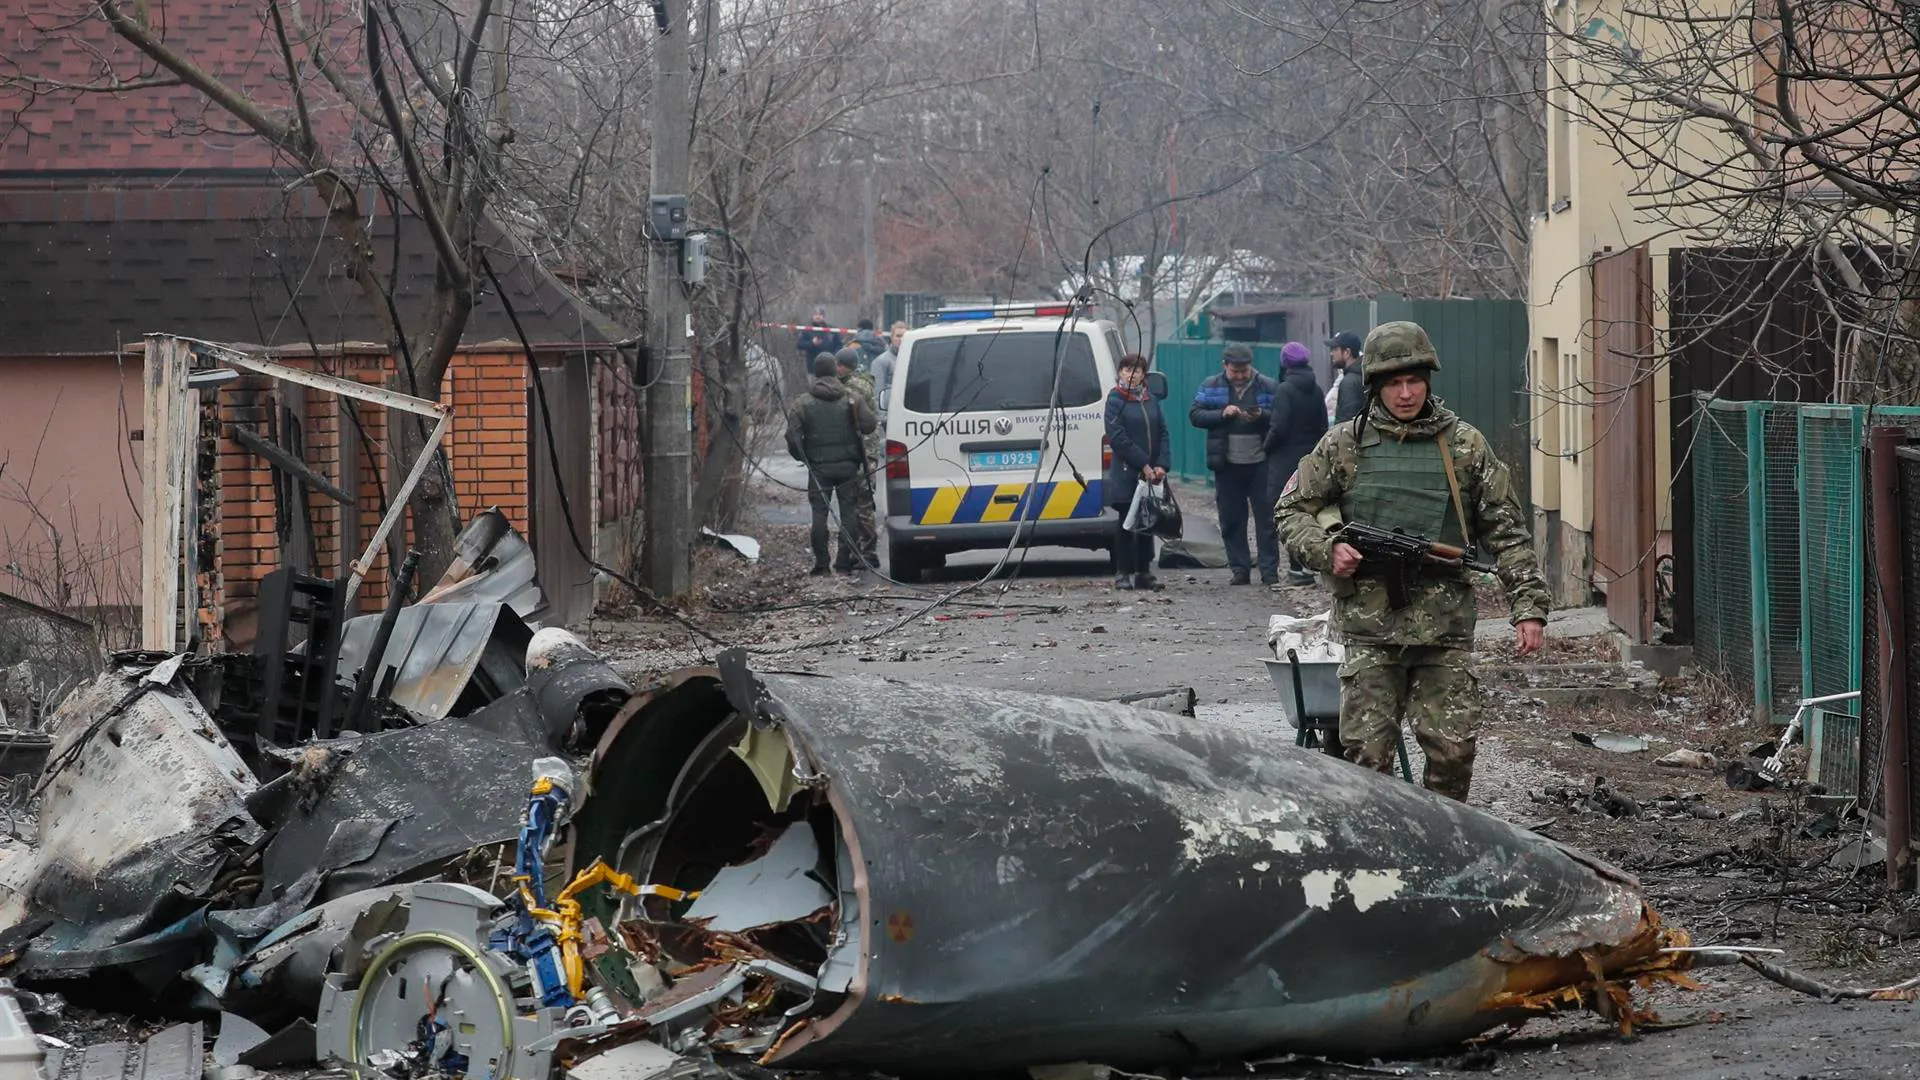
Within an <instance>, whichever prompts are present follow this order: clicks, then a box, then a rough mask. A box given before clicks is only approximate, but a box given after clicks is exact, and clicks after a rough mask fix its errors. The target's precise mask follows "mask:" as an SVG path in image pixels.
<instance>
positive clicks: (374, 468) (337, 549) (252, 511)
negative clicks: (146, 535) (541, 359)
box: [219, 353, 529, 649]
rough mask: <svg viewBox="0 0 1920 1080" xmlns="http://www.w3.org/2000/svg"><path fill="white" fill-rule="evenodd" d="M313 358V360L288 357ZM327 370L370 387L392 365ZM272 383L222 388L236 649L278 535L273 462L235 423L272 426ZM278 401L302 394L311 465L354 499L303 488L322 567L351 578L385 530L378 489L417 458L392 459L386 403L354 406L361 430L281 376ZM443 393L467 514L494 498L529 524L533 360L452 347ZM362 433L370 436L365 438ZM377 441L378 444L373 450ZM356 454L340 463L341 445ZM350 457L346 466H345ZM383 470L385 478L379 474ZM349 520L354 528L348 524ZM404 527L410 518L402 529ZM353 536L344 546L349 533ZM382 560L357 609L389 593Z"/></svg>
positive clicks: (272, 562) (248, 628) (226, 542)
mask: <svg viewBox="0 0 1920 1080" xmlns="http://www.w3.org/2000/svg"><path fill="white" fill-rule="evenodd" d="M290 362H293V363H299V364H300V365H301V366H307V367H311V366H312V365H311V363H310V362H299V361H290ZM320 366H321V369H322V370H325V371H327V372H328V373H329V374H333V375H338V376H341V377H343V378H350V379H353V380H354V381H356V382H361V383H366V384H369V385H384V384H386V383H387V380H388V379H389V377H390V376H391V374H392V372H393V367H394V366H393V364H392V363H391V362H389V361H387V360H386V359H384V358H380V357H348V358H344V359H330V360H328V361H327V362H325V363H323V364H322V365H320ZM275 385H276V383H275V381H274V380H271V379H268V378H266V377H265V376H252V375H249V376H247V377H246V378H244V379H242V380H239V381H237V382H235V383H230V384H228V386H227V387H225V388H224V389H223V392H222V394H221V417H220V419H221V436H222V437H221V441H220V457H219V462H220V472H221V477H220V490H221V517H220V520H221V560H220V561H221V566H220V569H221V572H222V578H223V581H224V591H223V595H222V598H221V599H222V603H223V606H224V609H225V612H226V620H227V623H228V637H229V640H231V641H232V642H233V647H235V648H239V649H244V648H246V647H247V646H248V645H249V644H250V643H251V641H252V638H253V613H254V610H255V606H256V602H257V597H258V595H259V582H260V579H261V578H262V577H264V576H266V575H267V574H268V573H270V572H271V571H273V570H274V569H276V568H278V567H279V565H280V563H281V557H282V542H283V541H282V535H281V531H280V523H279V520H278V513H277V510H276V503H275V494H274V487H273V475H272V469H271V467H270V466H269V465H268V464H267V462H266V461H265V460H264V459H261V458H259V457H256V456H254V455H253V454H252V453H250V452H249V451H247V450H246V449H245V448H244V447H242V446H241V445H240V444H239V443H238V442H236V441H234V440H233V439H232V438H231V435H232V426H233V425H234V424H236V423H246V424H247V425H249V426H250V427H252V428H253V429H254V430H255V431H258V432H261V433H262V434H263V435H265V434H266V433H267V432H268V431H269V430H270V428H269V424H268V418H269V413H270V412H271V410H272V409H273V408H274V406H275V404H276V397H275V392H274V387H275ZM278 385H279V386H280V387H282V389H281V390H280V393H279V397H278V401H277V403H278V404H279V405H280V406H281V407H285V406H286V405H287V403H288V402H289V400H295V401H297V400H298V398H299V396H301V395H304V399H305V400H304V403H303V406H302V408H301V409H300V410H299V412H300V432H301V435H302V437H303V438H304V443H305V453H304V458H305V460H306V462H307V463H308V464H309V465H311V466H312V467H313V468H314V469H315V470H317V471H318V472H320V473H321V474H322V475H323V476H325V477H326V478H327V479H329V480H331V481H333V482H334V483H336V484H338V485H339V486H341V487H345V488H347V489H348V490H349V491H350V492H352V493H353V494H354V495H355V496H356V504H357V505H356V506H355V507H354V508H353V512H352V517H351V518H349V517H348V509H347V508H346V507H343V506H341V505H340V504H338V503H337V502H335V501H334V500H333V499H332V498H330V497H328V496H326V495H324V494H320V493H318V492H312V493H310V494H309V495H308V507H309V515H308V516H309V521H310V523H311V526H310V527H311V530H312V534H313V550H314V560H313V561H314V568H313V569H314V570H315V571H316V572H317V573H319V574H320V575H322V576H336V575H337V576H345V574H346V573H347V572H348V567H349V565H350V563H351V561H352V560H353V559H355V558H357V557H358V556H359V554H360V551H361V549H362V548H364V547H365V545H366V543H367V541H368V540H370V539H371V538H372V536H373V534H374V531H375V530H376V529H377V528H378V527H379V524H380V517H381V513H382V510H383V507H382V505H381V494H382V491H383V490H384V492H385V494H386V495H387V496H388V497H391V496H392V495H393V493H394V491H395V488H396V487H397V486H398V484H399V483H400V481H401V480H403V479H404V478H405V476H406V470H407V467H408V466H409V465H410V464H411V463H410V462H405V463H394V462H391V461H389V460H387V457H388V454H387V450H388V449H389V444H388V426H389V425H388V420H389V414H388V411H387V410H386V408H384V407H383V406H380V405H375V404H369V403H366V402H356V403H354V408H355V410H356V411H357V413H358V419H359V429H358V430H356V429H355V428H354V426H353V425H352V423H350V422H345V423H343V420H342V412H343V410H342V408H341V403H340V400H339V398H338V397H337V396H336V395H333V394H330V393H325V392H323V391H318V390H311V389H305V388H301V390H300V391H299V393H298V394H293V395H290V394H289V392H288V391H287V390H286V389H285V387H286V385H287V384H284V383H280V384H278ZM441 389H442V393H441V400H442V401H443V402H445V403H446V404H448V405H450V406H452V408H453V423H452V425H451V427H450V428H449V430H448V436H447V447H448V457H449V465H450V467H451V469H452V471H453V477H454V500H455V503H456V505H457V507H458V510H459V514H460V517H461V520H462V521H465V520H466V519H468V518H470V517H472V516H473V515H474V514H476V513H478V512H480V511H481V510H484V509H486V508H487V507H489V506H498V507H499V508H500V509H501V511H502V512H503V513H505V514H506V516H507V519H508V520H509V521H511V522H512V523H513V525H514V527H515V528H517V529H520V530H521V531H522V533H523V534H524V533H526V531H527V524H528V523H527V511H528V506H529V497H528V488H527V483H528V467H527V464H528V463H527V368H526V362H525V360H524V359H523V358H522V357H521V356H519V355H518V354H512V353H472V354H463V355H460V356H456V357H455V358H454V360H453V363H452V364H451V365H450V367H449V369H448V372H447V378H446V380H445V381H444V383H443V385H442V388H441ZM361 431H364V433H365V439H363V438H362V437H361ZM368 441H371V442H372V444H373V446H374V448H375V452H373V453H369V452H368V446H367V442H368ZM343 453H345V454H347V455H349V457H348V458H347V459H344V460H343V457H342V454H343ZM343 464H344V465H345V466H346V467H345V468H344V469H343V467H342V466H343ZM376 477H378V482H376ZM349 526H350V527H349ZM401 527H402V528H403V529H404V528H405V519H402V526H401ZM347 533H351V534H352V535H351V537H350V539H351V544H350V546H348V549H347V550H344V551H343V550H342V548H343V544H342V538H343V534H347ZM386 583H387V559H386V557H385V554H384V553H382V554H381V555H379V556H377V557H376V559H375V561H374V565H373V568H372V570H371V572H369V573H368V575H367V580H366V583H365V584H364V585H363V586H362V587H361V590H360V597H359V599H358V601H357V604H356V606H357V607H358V609H359V610H360V611H363V612H364V611H375V610H378V609H379V608H380V606H381V605H382V604H383V603H384V602H385V599H386Z"/></svg>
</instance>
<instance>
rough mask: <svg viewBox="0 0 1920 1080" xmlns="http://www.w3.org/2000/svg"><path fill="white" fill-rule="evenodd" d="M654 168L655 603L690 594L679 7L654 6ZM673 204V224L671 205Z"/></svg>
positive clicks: (650, 287) (647, 473)
mask: <svg viewBox="0 0 1920 1080" xmlns="http://www.w3.org/2000/svg"><path fill="white" fill-rule="evenodd" d="M653 10H654V18H655V23H656V28H657V29H658V30H659V37H657V38H655V39H654V48H653V133H652V143H653V161H652V172H651V174H650V176H649V178H648V182H647V188H648V192H649V194H650V195H651V202H650V205H649V210H650V221H651V225H652V230H653V236H652V240H651V241H650V243H649V244H648V253H647V351H648V356H649V361H650V362H649V364H648V365H647V373H646V380H647V389H646V406H645V409H646V411H645V414H644V423H643V425H642V427H641V429H640V437H641V440H642V443H641V445H642V454H643V459H644V462H645V464H644V472H643V473H642V476H641V482H642V486H643V496H644V499H643V501H644V506H645V509H644V513H645V514H646V529H645V545H646V546H645V548H644V549H643V550H642V552H641V560H640V573H641V579H642V580H643V581H644V582H645V583H646V586H647V588H648V589H649V590H651V591H652V592H653V594H654V595H655V596H657V597H659V598H660V599H662V600H671V599H675V598H678V597H681V596H684V595H686V593H687V591H688V590H689V589H690V588H691V587H692V576H693V558H692V555H691V551H692V545H693V521H692V517H693V356H692V353H691V351H690V350H689V348H688V341H687V302H686V292H685V289H684V286H682V284H681V281H680V257H681V255H680V253H681V245H682V242H683V239H684V237H685V236H686V225H687V209H686V207H687V174H688V173H689V171H690V168H689V158H690V157H691V153H690V149H691V148H690V147H689V145H688V144H689V142H690V141H691V138H692V135H691V128H692V119H691V118H690V117H689V116H688V110H689V105H688V103H687V63H688V56H689V55H690V53H689V52H688V49H687V0H653ZM674 200H677V205H678V212H677V225H678V228H677V230H676V229H675V228H674V223H675V221H676V215H675V212H674V210H673V208H672V207H673V201H674Z"/></svg>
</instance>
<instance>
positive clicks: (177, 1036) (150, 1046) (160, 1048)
mask: <svg viewBox="0 0 1920 1080" xmlns="http://www.w3.org/2000/svg"><path fill="white" fill-rule="evenodd" d="M204 1040H205V1033H204V1030H203V1029H202V1028H201V1026H200V1025H199V1024H175V1025H174V1026H173V1027H170V1028H167V1029H165V1030H164V1031H161V1032H160V1033H159V1034H157V1035H155V1036H153V1037H152V1038H150V1039H148V1040H147V1041H146V1042H144V1043H140V1044H138V1045H135V1044H133V1043H126V1042H108V1043H95V1044H94V1045H92V1046H89V1047H87V1049H86V1054H85V1056H84V1057H83V1058H82V1059H81V1063H80V1076H79V1080H200V1074H201V1069H202V1067H203V1065H204V1063H205V1058H204V1051H203V1049H202V1043H203V1042H204Z"/></svg>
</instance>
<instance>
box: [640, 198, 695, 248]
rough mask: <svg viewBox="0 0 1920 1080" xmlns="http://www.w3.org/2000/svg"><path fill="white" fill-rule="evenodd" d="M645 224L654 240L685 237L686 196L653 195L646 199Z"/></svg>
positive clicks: (671, 239)
mask: <svg viewBox="0 0 1920 1080" xmlns="http://www.w3.org/2000/svg"><path fill="white" fill-rule="evenodd" d="M647 224H648V227H649V231H651V232H652V233H653V238H654V239H655V240H664V241H673V240H685V239H686V238H687V197H686V196H685V195H654V196H651V197H650V198H648V199H647Z"/></svg>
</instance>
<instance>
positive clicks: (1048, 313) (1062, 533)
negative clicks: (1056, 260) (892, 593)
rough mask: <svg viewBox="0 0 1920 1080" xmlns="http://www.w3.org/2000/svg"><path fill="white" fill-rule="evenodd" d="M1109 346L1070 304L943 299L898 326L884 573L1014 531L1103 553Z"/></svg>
mask: <svg viewBox="0 0 1920 1080" xmlns="http://www.w3.org/2000/svg"><path fill="white" fill-rule="evenodd" d="M1121 354H1122V349H1121V344H1120V334H1119V331H1118V329H1117V328H1116V327H1115V326H1114V324H1113V323H1111V322H1107V321H1105V320H1096V319H1093V318H1091V317H1090V316H1089V315H1088V314H1087V313H1086V312H1085V310H1084V309H1082V308H1080V307H1079V306H1077V305H1075V304H1070V303H1037V304H1002V305H996V306H983V307H954V308H942V309H940V310H939V311H937V312H935V313H934V316H933V319H932V321H931V322H930V323H929V324H928V325H926V326H923V327H921V328H919V329H916V330H910V331H908V332H907V335H906V338H905V340H904V341H903V342H902V345H901V348H900V354H899V356H898V357H896V358H895V360H894V369H893V383H892V386H891V387H890V388H889V391H888V394H887V414H886V415H887V429H886V502H885V508H886V529H885V532H886V537H887V558H888V562H889V563H890V569H891V573H892V576H893V577H895V578H898V579H900V580H902V581H912V580H915V579H916V578H918V577H919V575H920V573H921V571H923V570H928V569H935V568H938V567H939V566H941V565H942V564H943V563H944V562H945V561H946V557H947V555H949V554H951V553H954V552H959V551H968V550H976V549H1001V548H1005V547H1007V545H1008V543H1009V542H1010V541H1012V540H1013V539H1014V538H1015V536H1018V537H1019V538H1020V541H1021V543H1022V544H1023V545H1027V546H1057V547H1079V548H1087V549H1090V550H1099V549H1107V548H1111V546H1112V543H1113V533H1114V526H1115V524H1116V518H1117V515H1116V514H1115V512H1114V511H1113V510H1111V509H1109V508H1108V507H1107V504H1106V499H1105V498H1104V497H1103V494H1102V492H1101V487H1102V481H1103V480H1104V478H1105V476H1106V470H1107V463H1108V461H1109V460H1110V457H1111V454H1112V451H1111V449H1110V448H1109V447H1108V445H1107V440H1106V431H1105V428H1106V398H1107V392H1108V391H1109V390H1111V389H1112V388H1113V384H1114V378H1115V371H1116V369H1117V366H1118V365H1119V362H1120V357H1121ZM1056 385H1057V387H1058V393H1057V395H1056V393H1055V388H1056Z"/></svg>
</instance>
